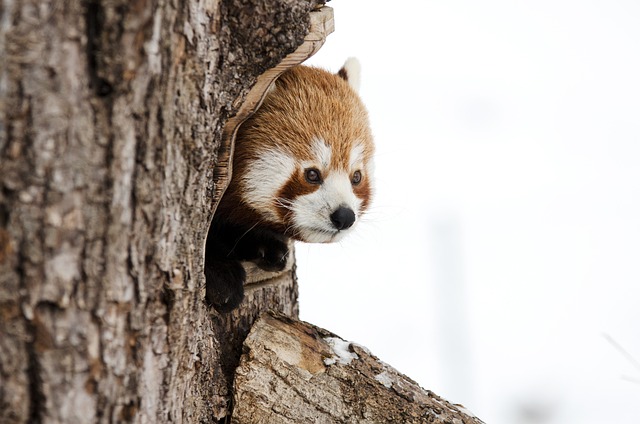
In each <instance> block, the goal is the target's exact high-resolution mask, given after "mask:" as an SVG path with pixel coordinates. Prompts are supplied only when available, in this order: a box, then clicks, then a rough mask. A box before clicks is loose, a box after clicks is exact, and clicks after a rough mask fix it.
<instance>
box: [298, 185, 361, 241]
mask: <svg viewBox="0 0 640 424" xmlns="http://www.w3.org/2000/svg"><path fill="white" fill-rule="evenodd" d="M361 203H362V201H361V200H360V199H359V198H358V197H357V196H356V195H355V194H354V193H353V188H352V186H351V176H350V175H349V174H347V173H346V172H331V173H330V174H328V175H327V176H325V178H324V181H323V183H322V185H321V186H320V187H319V188H318V190H316V191H314V192H313V193H309V194H306V195H304V196H300V197H297V198H296V199H295V200H294V201H293V204H292V210H293V221H294V225H295V227H296V231H297V232H298V234H299V236H300V238H301V239H302V240H304V241H306V242H310V243H326V242H331V241H337V240H339V239H341V238H342V237H344V235H346V234H347V233H348V232H350V231H351V229H352V228H353V227H354V226H351V227H350V228H348V229H345V230H340V231H338V230H336V228H335V227H334V225H333V223H332V222H331V214H332V213H333V212H334V211H335V210H336V209H338V208H339V207H340V206H346V207H348V208H350V209H351V210H353V211H354V213H355V214H356V222H357V219H358V216H357V215H358V211H359V209H360V205H361Z"/></svg>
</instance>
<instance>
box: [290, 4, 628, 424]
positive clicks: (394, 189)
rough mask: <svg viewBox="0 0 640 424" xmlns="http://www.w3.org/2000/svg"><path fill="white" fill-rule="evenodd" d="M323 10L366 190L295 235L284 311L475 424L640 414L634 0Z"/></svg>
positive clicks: (331, 63)
mask: <svg viewBox="0 0 640 424" xmlns="http://www.w3.org/2000/svg"><path fill="white" fill-rule="evenodd" d="M329 6H331V7H333V8H334V11H335V24H336V31H335V33H334V34H332V35H331V36H330V37H329V39H328V41H327V43H326V44H325V46H324V47H323V48H322V50H321V51H320V52H319V53H318V54H317V55H316V56H315V57H314V58H313V59H312V60H311V61H310V63H312V64H316V65H321V66H323V67H326V68H329V69H332V70H334V71H337V69H338V68H339V67H340V66H341V65H342V63H343V62H344V60H345V59H346V58H347V57H348V56H357V57H358V58H359V59H360V61H361V63H362V67H363V72H362V86H361V94H362V97H363V98H364V100H365V102H366V104H367V106H368V108H369V110H370V117H371V122H372V127H373V131H374V134H375V137H376V142H377V156H376V181H377V184H376V198H375V201H374V203H373V205H372V208H371V211H370V213H369V214H368V215H367V216H366V217H365V220H364V221H363V222H361V223H360V224H359V227H358V228H357V231H356V232H355V233H354V234H353V235H352V236H351V237H350V238H349V239H347V240H345V241H343V242H341V243H339V244H334V245H305V244H298V246H297V251H296V254H297V258H298V276H299V283H300V308H301V311H300V312H301V318H302V319H304V320H307V321H310V322H312V323H314V324H316V325H319V326H321V327H325V328H327V329H329V330H331V331H334V332H336V333H337V334H339V335H340V336H342V337H343V338H345V339H347V340H352V341H355V342H358V343H360V344H363V345H365V346H367V347H369V348H370V349H371V350H372V351H373V353H374V354H376V355H377V356H378V357H380V358H381V359H382V360H383V361H385V362H387V363H389V364H391V365H392V366H394V367H396V368H397V369H399V370H400V371H402V372H404V373H406V374H407V375H409V376H410V377H411V378H413V379H414V380H416V381H418V382H419V383H420V384H421V385H422V386H423V387H425V388H427V389H430V390H433V391H435V392H436V393H438V394H440V395H442V396H444V397H445V398H447V399H449V400H450V401H452V402H454V403H462V404H464V405H465V406H466V407H467V408H468V409H470V410H471V411H472V412H474V413H475V414H476V415H477V416H478V417H480V418H481V419H483V420H484V421H486V422H487V423H491V424H517V423H545V424H551V423H553V424H555V423H566V424H592V423H593V424H609V423H616V424H620V423H635V424H637V423H640V365H638V364H637V362H636V363H634V362H633V361H634V360H635V361H640V325H639V323H640V2H638V1H637V0H627V1H625V0H607V1H604V0H600V1H596V0H584V1H570V0H554V1H550V0H538V1H516V0H502V1H501V0H489V1H484V2H478V1H471V0H448V1H445V0H439V1H434V0H430V1H421V2H417V1H416V2H408V1H394V2H381V1H372V0H369V1H357V0H348V1H347V0H336V1H332V2H331V3H329ZM611 340H613V342H612V341H611ZM616 344H617V345H619V346H620V347H618V348H616V347H615V345H616ZM623 350H624V351H625V352H627V353H628V354H629V355H630V356H631V358H628V357H625V354H624V353H623Z"/></svg>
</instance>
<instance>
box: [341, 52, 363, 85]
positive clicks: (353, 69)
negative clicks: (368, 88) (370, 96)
mask: <svg viewBox="0 0 640 424" xmlns="http://www.w3.org/2000/svg"><path fill="white" fill-rule="evenodd" d="M338 76H339V77H340V78H342V79H344V80H345V81H347V82H348V83H349V85H350V86H351V88H353V89H354V90H355V91H358V90H359V89H360V62H359V61H358V59H356V58H355V57H350V58H349V59H347V61H346V62H345V63H344V65H342V68H340V70H339V71H338Z"/></svg>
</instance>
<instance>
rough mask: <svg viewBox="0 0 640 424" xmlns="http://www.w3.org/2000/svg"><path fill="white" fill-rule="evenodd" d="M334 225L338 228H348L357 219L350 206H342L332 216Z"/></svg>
mask: <svg viewBox="0 0 640 424" xmlns="http://www.w3.org/2000/svg"><path fill="white" fill-rule="evenodd" d="M330 218H331V222H333V226H334V227H336V228H337V229H338V230H346V229H347V228H349V227H351V226H352V225H353V223H354V222H355V221H356V214H355V213H353V211H352V210H351V209H349V208H346V207H344V206H340V207H339V208H338V209H336V210H335V211H333V213H332V214H331V216H330Z"/></svg>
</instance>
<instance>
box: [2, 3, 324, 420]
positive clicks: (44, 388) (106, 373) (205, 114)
mask: <svg viewBox="0 0 640 424" xmlns="http://www.w3.org/2000/svg"><path fill="white" fill-rule="evenodd" d="M319 1H320V0H183V1H178V0H134V1H131V0H110V1H108V0H86V1H80V0H75V1H73V0H68V1H55V0H48V1H47V0H13V1H11V0H3V1H2V3H0V4H1V6H0V7H1V9H0V13H1V17H0V58H1V59H0V60H2V65H1V66H0V107H1V110H0V114H1V120H0V161H1V162H0V166H1V167H0V422H2V423H26V422H30V423H38V422H47V423H56V422H60V423H62V422H64V423H74V422H151V423H155V422H169V421H170V422H177V423H180V422H189V423H192V422H215V421H216V420H218V419H222V418H224V417H225V416H227V414H228V412H229V404H230V385H231V382H232V373H233V369H234V368H235V366H236V362H237V360H238V357H239V353H240V344H241V342H242V340H243V339H244V337H245V335H246V332H247V331H248V329H249V327H250V325H251V323H252V322H253V320H254V319H255V317H256V316H257V314H258V313H259V312H260V311H261V310H264V309H268V308H273V309H276V310H279V311H281V312H283V313H285V314H287V315H290V316H296V314H297V303H296V285H295V278H294V276H293V270H291V271H289V272H287V273H285V274H283V275H281V276H280V277H278V278H279V279H280V280H279V281H280V282H279V283H278V282H275V283H274V284H269V285H264V284H263V285H259V284H258V285H256V286H255V287H254V288H252V289H250V290H248V291H247V298H248V304H250V305H253V306H249V307H248V308H246V309H243V310H240V311H238V312H234V314H230V315H228V316H221V315H218V314H216V313H215V312H214V311H212V310H211V309H210V308H209V307H207V305H206V304H205V302H204V275H203V257H204V246H205V237H206V234H207V229H208V225H209V222H210V219H211V217H212V215H213V211H214V205H215V201H216V195H218V196H219V194H220V193H221V191H222V188H221V187H219V186H218V187H216V186H215V184H214V180H215V179H216V178H218V179H219V175H218V176H216V175H214V168H215V164H216V163H217V159H218V153H219V152H220V151H221V150H220V147H221V145H222V136H223V128H224V125H225V123H226V122H227V120H228V118H229V117H231V116H232V115H233V114H234V113H235V112H236V111H237V109H238V107H239V105H241V104H242V101H243V99H244V98H245V96H246V94H247V92H248V89H249V88H250V87H251V86H252V85H253V84H254V83H255V81H256V78H257V77H258V76H259V75H260V74H262V73H263V72H264V71H265V70H266V69H268V68H270V67H272V66H274V65H276V64H277V63H279V62H280V61H281V59H282V58H283V57H284V56H285V55H286V54H288V53H291V52H292V51H294V50H295V49H296V47H297V46H299V45H300V44H301V43H302V42H303V38H304V36H305V34H306V33H307V31H308V28H309V16H310V13H311V11H312V10H313V9H314V8H315V7H316V6H317V4H316V3H318V2H319ZM222 150H224V149H222ZM216 193H217V194H216Z"/></svg>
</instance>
